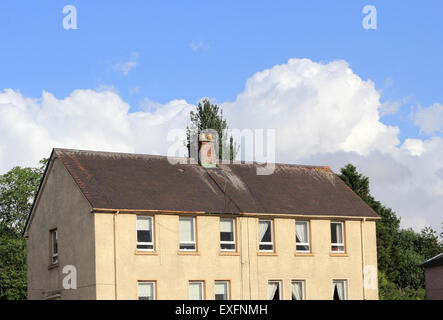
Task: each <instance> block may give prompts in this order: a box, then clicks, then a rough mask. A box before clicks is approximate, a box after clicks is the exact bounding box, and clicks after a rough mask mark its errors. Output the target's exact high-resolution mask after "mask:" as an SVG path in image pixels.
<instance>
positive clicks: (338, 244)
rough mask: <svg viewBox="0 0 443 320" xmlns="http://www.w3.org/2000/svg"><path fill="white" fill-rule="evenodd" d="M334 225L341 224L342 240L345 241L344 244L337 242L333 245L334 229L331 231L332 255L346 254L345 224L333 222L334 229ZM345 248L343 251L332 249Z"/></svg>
mask: <svg viewBox="0 0 443 320" xmlns="http://www.w3.org/2000/svg"><path fill="white" fill-rule="evenodd" d="M333 224H340V225H341V238H342V239H343V242H342V243H340V242H336V243H333V242H332V230H331V229H332V228H330V230H331V252H332V253H345V252H346V246H345V242H346V241H345V223H344V222H342V221H331V227H332V225H333ZM337 238H338V236H337ZM334 246H335V247H343V249H342V250H332V247H334Z"/></svg>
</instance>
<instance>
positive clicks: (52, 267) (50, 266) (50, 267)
mask: <svg viewBox="0 0 443 320" xmlns="http://www.w3.org/2000/svg"><path fill="white" fill-rule="evenodd" d="M55 268H58V262H57V263H53V264H50V265H49V266H48V270H51V269H55Z"/></svg>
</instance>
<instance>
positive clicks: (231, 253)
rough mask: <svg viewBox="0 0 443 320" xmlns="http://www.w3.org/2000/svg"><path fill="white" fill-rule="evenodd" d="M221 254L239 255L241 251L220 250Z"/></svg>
mask: <svg viewBox="0 0 443 320" xmlns="http://www.w3.org/2000/svg"><path fill="white" fill-rule="evenodd" d="M220 255H221V256H239V255H240V253H239V252H237V251H220Z"/></svg>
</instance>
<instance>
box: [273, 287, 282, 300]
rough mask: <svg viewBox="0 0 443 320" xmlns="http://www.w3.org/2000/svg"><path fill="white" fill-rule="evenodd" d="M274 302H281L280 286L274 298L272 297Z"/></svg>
mask: <svg viewBox="0 0 443 320" xmlns="http://www.w3.org/2000/svg"><path fill="white" fill-rule="evenodd" d="M272 300H280V286H278V287H277V290H275V293H274V296H273V297H272Z"/></svg>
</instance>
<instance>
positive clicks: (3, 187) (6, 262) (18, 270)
mask: <svg viewBox="0 0 443 320" xmlns="http://www.w3.org/2000/svg"><path fill="white" fill-rule="evenodd" d="M47 162H48V159H43V160H42V161H40V164H41V166H40V167H39V168H22V167H15V168H13V169H11V170H10V171H8V172H7V173H5V174H4V175H1V176H0V299H2V300H4V299H7V300H18V299H26V241H25V239H24V238H23V237H22V232H23V228H24V224H25V221H26V219H27V216H28V214H29V211H30V210H31V207H32V203H33V202H34V197H35V195H36V194H37V191H38V187H39V185H40V181H41V178H42V175H43V172H44V169H45V167H46V164H47Z"/></svg>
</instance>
